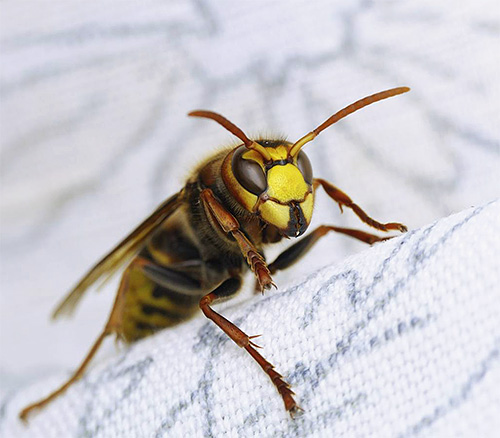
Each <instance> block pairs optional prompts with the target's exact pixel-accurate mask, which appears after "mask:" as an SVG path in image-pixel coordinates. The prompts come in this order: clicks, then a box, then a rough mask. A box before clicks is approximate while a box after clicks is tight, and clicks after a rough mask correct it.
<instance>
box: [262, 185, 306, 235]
mask: <svg viewBox="0 0 500 438" xmlns="http://www.w3.org/2000/svg"><path fill="white" fill-rule="evenodd" d="M313 204H314V195H313V193H309V194H307V196H306V197H305V198H304V200H302V201H290V202H288V203H286V204H280V203H278V202H276V201H275V200H273V199H272V198H271V199H268V200H266V201H264V202H263V203H261V204H260V205H259V207H258V212H259V213H260V217H261V218H262V220H264V221H265V222H267V223H268V224H270V225H274V226H275V227H276V228H278V230H279V231H280V232H281V233H282V234H284V235H285V236H288V237H299V236H301V235H302V234H304V233H305V231H306V230H307V228H308V227H309V224H310V223H311V218H312V212H313Z"/></svg>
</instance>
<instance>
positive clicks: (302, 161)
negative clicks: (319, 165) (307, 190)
mask: <svg viewBox="0 0 500 438" xmlns="http://www.w3.org/2000/svg"><path fill="white" fill-rule="evenodd" d="M297 167H298V168H299V170H300V172H301V173H302V175H303V176H304V179H305V181H306V183H307V184H312V180H313V170H312V166H311V162H310V161H309V158H307V155H306V154H305V153H304V152H302V151H300V152H299V156H298V157H297Z"/></svg>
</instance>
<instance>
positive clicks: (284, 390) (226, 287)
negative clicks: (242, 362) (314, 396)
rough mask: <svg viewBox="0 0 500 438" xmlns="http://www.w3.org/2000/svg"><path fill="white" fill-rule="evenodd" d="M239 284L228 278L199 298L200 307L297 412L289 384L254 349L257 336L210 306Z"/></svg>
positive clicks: (290, 409)
mask: <svg viewBox="0 0 500 438" xmlns="http://www.w3.org/2000/svg"><path fill="white" fill-rule="evenodd" d="M240 286H241V279H240V278H229V279H228V280H226V281H225V282H224V283H222V284H221V285H220V286H219V287H217V288H216V289H215V290H213V291H212V292H210V293H209V294H207V295H205V296H204V297H203V298H202V299H201V300H200V308H201V310H202V312H203V313H204V314H205V316H206V317H207V318H208V319H210V320H212V321H213V322H214V323H215V324H217V325H218V326H219V327H220V328H221V329H222V331H223V332H224V333H226V334H227V335H228V336H229V337H230V338H231V339H232V340H233V341H234V342H235V343H236V344H237V345H238V346H239V347H242V348H244V349H245V350H246V351H247V352H248V353H249V354H250V356H252V357H253V358H254V359H255V361H256V362H257V363H258V364H259V365H260V367H261V368H262V369H263V370H264V372H265V373H266V374H267V375H268V376H269V377H270V379H271V381H272V382H273V384H274V386H276V389H277V390H278V392H279V394H280V395H281V397H282V398H283V403H284V404H285V409H286V410H287V411H288V412H289V413H290V415H292V416H293V415H294V414H296V413H298V411H300V410H301V408H300V407H299V406H298V405H297V403H296V402H295V400H294V398H293V394H294V393H293V391H292V390H291V389H290V385H289V384H288V383H287V382H286V381H285V380H284V379H283V376H282V375H281V374H279V373H278V372H276V371H275V369H274V366H273V365H272V364H271V363H269V362H268V361H267V360H266V359H265V358H264V357H263V356H262V355H261V354H260V353H259V352H258V351H257V350H256V349H255V347H258V346H257V345H256V344H254V343H253V342H252V339H253V338H256V337H257V336H248V335H247V334H246V333H245V332H243V331H242V330H241V329H239V328H238V327H237V326H236V325H235V324H233V323H232V322H231V321H229V320H228V319H226V318H224V317H223V316H222V315H220V314H219V313H217V312H216V311H215V310H213V309H212V308H211V307H210V305H211V304H215V303H216V302H217V301H221V300H222V299H224V298H227V297H229V296H231V295H233V294H234V293H235V292H236V291H237V290H238V289H239V288H240Z"/></svg>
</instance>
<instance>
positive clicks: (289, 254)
mask: <svg viewBox="0 0 500 438" xmlns="http://www.w3.org/2000/svg"><path fill="white" fill-rule="evenodd" d="M330 231H335V232H337V233H342V234H346V235H348V236H351V237H354V238H355V239H358V240H361V241H362V242H365V243H368V244H370V245H371V244H373V243H375V242H380V241H383V240H388V239H391V237H379V236H376V235H375V234H370V233H365V232H364V231H360V230H354V229H352V228H342V227H334V226H331V225H321V226H319V227H318V228H316V229H315V230H314V231H312V232H311V233H310V234H308V235H307V236H305V237H304V238H302V239H301V240H299V241H298V242H297V243H295V244H294V245H292V246H291V247H290V248H287V249H286V250H285V251H283V252H282V253H281V254H280V255H279V256H278V257H277V258H276V260H275V261H274V262H272V263H271V264H270V265H269V271H270V272H271V274H274V273H275V272H276V271H280V270H283V269H286V268H288V267H290V266H291V265H293V264H294V263H295V262H297V261H298V260H299V259H300V258H301V257H302V256H303V255H305V254H306V253H307V252H308V251H309V250H310V249H311V248H312V247H313V245H314V244H315V243H316V242H317V241H318V240H319V239H321V238H322V237H323V236H324V235H325V234H327V233H328V232H330Z"/></svg>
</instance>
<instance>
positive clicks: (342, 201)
mask: <svg viewBox="0 0 500 438" xmlns="http://www.w3.org/2000/svg"><path fill="white" fill-rule="evenodd" d="M319 185H321V186H322V187H323V189H324V190H325V192H326V194H327V195H328V196H329V197H330V198H332V199H333V200H334V201H335V202H337V203H338V204H339V207H340V211H342V206H346V207H347V208H350V209H351V210H352V211H353V212H354V213H355V214H356V215H357V216H358V217H359V218H360V219H361V220H362V221H363V222H364V223H365V224H368V225H369V226H370V227H373V228H376V229H377V230H381V231H389V230H398V231H401V232H402V233H404V232H406V231H408V228H406V226H405V225H403V224H400V223H397V222H388V223H386V224H382V223H380V222H378V221H376V220H375V219H372V218H371V217H370V216H368V215H367V214H366V213H365V212H364V211H363V210H362V209H361V207H360V206H359V205H357V204H355V203H354V202H352V199H351V198H349V196H347V195H346V194H345V193H344V192H343V191H342V190H340V189H338V188H337V187H335V186H334V185H333V184H330V183H329V182H327V181H325V180H324V179H320V178H315V179H314V189H316V188H317V187H318V186H319Z"/></svg>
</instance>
